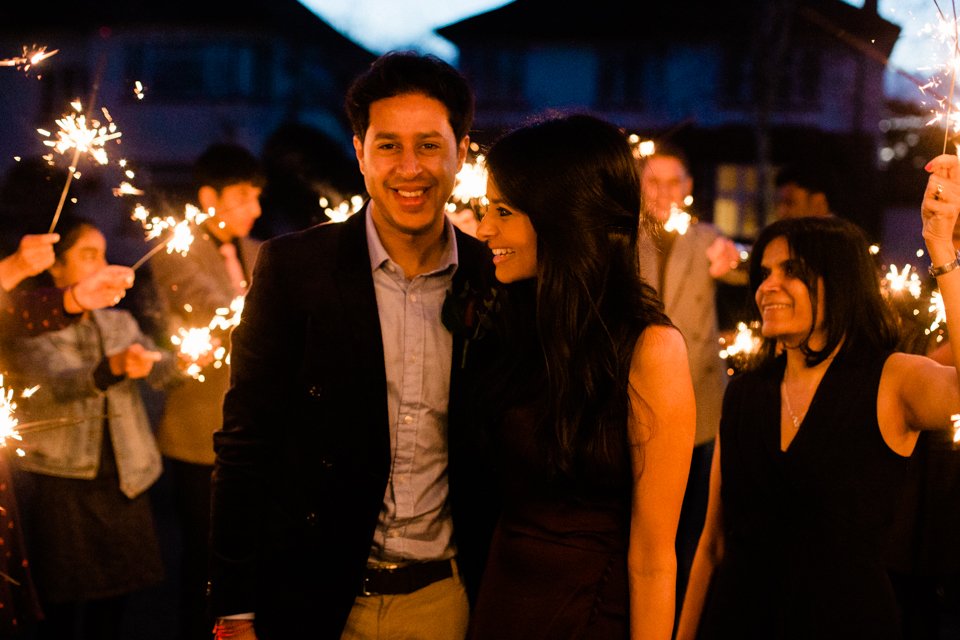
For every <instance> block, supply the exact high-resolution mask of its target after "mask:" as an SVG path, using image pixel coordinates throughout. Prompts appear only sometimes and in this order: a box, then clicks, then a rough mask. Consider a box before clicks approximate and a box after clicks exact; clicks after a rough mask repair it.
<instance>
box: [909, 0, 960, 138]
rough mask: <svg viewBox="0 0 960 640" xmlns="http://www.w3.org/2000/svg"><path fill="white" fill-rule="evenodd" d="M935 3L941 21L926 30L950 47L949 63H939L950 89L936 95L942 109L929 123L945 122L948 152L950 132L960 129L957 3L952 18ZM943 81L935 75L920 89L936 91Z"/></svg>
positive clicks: (959, 61) (954, 132)
mask: <svg viewBox="0 0 960 640" xmlns="http://www.w3.org/2000/svg"><path fill="white" fill-rule="evenodd" d="M933 4H934V6H935V7H936V9H937V14H938V15H939V22H938V23H937V24H935V25H930V24H928V25H926V26H925V28H924V31H925V32H927V33H930V34H932V36H933V37H934V39H936V40H938V41H940V42H942V43H944V44H945V45H947V47H948V48H949V62H948V63H947V64H943V65H938V67H939V68H940V69H942V70H943V72H944V74H949V77H950V90H949V92H948V93H947V96H945V97H944V96H936V100H937V102H938V104H939V106H940V109H941V110H940V111H935V112H934V117H933V118H932V119H931V120H930V121H929V122H928V123H927V124H928V125H933V124H938V123H941V122H942V123H943V125H944V136H943V153H946V150H947V142H948V141H949V140H950V134H951V133H953V134H956V133H957V132H958V131H960V117H958V116H960V113H958V112H957V110H956V109H955V108H954V104H953V96H954V90H955V89H956V81H957V68H958V66H960V42H958V27H957V9H956V3H955V2H953V19H952V20H951V19H949V18H947V16H946V15H945V14H944V12H943V11H942V10H941V9H940V4H939V3H938V2H937V0H933ZM942 83H943V81H942V79H940V78H937V77H934V78H933V79H931V80H930V81H929V82H927V83H926V84H923V85H921V86H920V87H919V89H920V91H921V92H922V93H924V94H926V93H927V92H928V91H931V92H932V93H935V91H936V90H937V89H939V88H940V86H941V84H942Z"/></svg>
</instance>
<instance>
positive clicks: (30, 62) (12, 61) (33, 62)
mask: <svg viewBox="0 0 960 640" xmlns="http://www.w3.org/2000/svg"><path fill="white" fill-rule="evenodd" d="M59 51H60V50H59V49H54V50H53V51H47V48H46V47H45V46H43V47H38V46H37V45H32V46H29V47H28V46H27V45H23V55H19V56H16V57H13V58H6V59H3V60H0V67H14V68H17V69H20V70H21V71H23V72H24V73H26V72H28V71H30V67H35V66H37V65H38V64H40V63H41V62H43V61H44V60H46V59H47V58H49V57H50V56H55V55H57V53H59Z"/></svg>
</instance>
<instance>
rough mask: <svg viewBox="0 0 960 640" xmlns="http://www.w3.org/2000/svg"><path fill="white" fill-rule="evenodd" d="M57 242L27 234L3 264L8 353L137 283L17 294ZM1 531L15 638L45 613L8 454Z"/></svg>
mask: <svg viewBox="0 0 960 640" xmlns="http://www.w3.org/2000/svg"><path fill="white" fill-rule="evenodd" d="M59 240H60V234H56V233H54V234H39V235H25V236H23V237H22V238H21V239H20V242H19V246H18V248H17V251H16V252H14V253H12V254H10V255H9V256H7V257H5V258H3V259H2V260H0V338H2V340H0V341H2V343H3V345H4V351H7V350H9V347H10V344H11V343H12V342H13V340H14V339H18V338H21V337H23V336H25V335H26V336H35V335H39V334H41V333H45V332H47V331H56V330H59V329H63V328H65V327H67V326H70V325H71V324H73V323H75V322H77V321H79V320H80V319H81V318H82V314H83V312H85V311H86V310H88V309H100V308H103V307H108V306H112V305H114V304H116V303H117V302H118V301H119V300H120V299H121V298H122V297H123V293H124V292H125V291H126V290H127V289H128V288H129V287H130V286H131V285H132V284H133V272H132V271H131V270H130V269H128V268H127V267H120V266H115V265H110V266H108V267H105V268H104V269H101V270H99V271H97V272H96V273H93V274H91V275H89V276H87V277H86V278H83V279H81V280H80V281H79V282H77V283H76V284H74V285H73V286H72V287H66V288H63V289H59V288H56V287H46V288H40V289H31V290H27V291H19V290H17V289H16V288H17V286H18V285H19V284H20V283H21V282H22V281H23V280H25V279H27V278H29V277H31V276H34V275H37V274H39V273H42V272H43V271H44V270H46V269H47V268H49V267H50V266H52V265H53V264H54V262H55V261H56V254H55V252H54V247H53V245H54V243H56V242H58V241H59ZM3 444H4V445H6V444H8V443H3ZM0 453H2V452H0ZM0 531H5V532H6V533H5V534H4V535H2V536H0V635H3V637H7V636H8V635H9V636H10V637H15V635H14V634H16V633H17V632H19V631H23V630H25V629H28V627H29V623H31V622H34V621H36V620H37V619H39V618H40V616H41V613H40V605H39V601H38V599H37V596H36V592H35V589H34V584H33V577H32V574H31V571H30V565H29V563H28V562H27V560H26V549H25V546H24V543H23V539H22V538H23V534H22V529H21V521H20V516H19V510H18V507H17V500H16V494H15V491H14V487H13V476H12V474H11V469H10V466H9V464H8V462H7V457H6V455H0Z"/></svg>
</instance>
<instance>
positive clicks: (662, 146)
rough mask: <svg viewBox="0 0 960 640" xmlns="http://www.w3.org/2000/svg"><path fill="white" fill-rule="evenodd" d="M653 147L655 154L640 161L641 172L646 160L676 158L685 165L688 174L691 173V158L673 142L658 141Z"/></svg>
mask: <svg viewBox="0 0 960 640" xmlns="http://www.w3.org/2000/svg"><path fill="white" fill-rule="evenodd" d="M653 145H654V147H653V153H651V154H650V155H649V156H645V157H644V158H641V160H640V170H641V171H643V166H644V161H645V160H647V159H648V158H656V157H660V158H676V159H677V160H679V161H680V164H682V165H683V168H684V169H685V170H686V172H687V173H688V174H689V173H690V158H689V157H687V154H686V152H685V151H684V150H683V149H681V148H680V147H679V146H678V145H676V144H674V143H672V142H667V141H662V142H658V141H656V140H654V142H653Z"/></svg>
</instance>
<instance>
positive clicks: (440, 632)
mask: <svg viewBox="0 0 960 640" xmlns="http://www.w3.org/2000/svg"><path fill="white" fill-rule="evenodd" d="M473 104H474V100H473V93H472V91H471V89H470V87H469V85H468V84H467V82H466V80H465V78H463V76H461V75H460V73H459V72H457V71H456V70H455V69H454V68H453V67H451V66H450V65H449V64H447V63H445V62H443V61H442V60H440V59H438V58H436V57H433V56H421V55H418V54H415V53H410V52H392V53H388V54H385V55H383V56H381V57H380V58H378V59H377V60H376V61H374V63H373V64H372V65H371V66H370V67H369V69H367V70H366V71H365V72H364V73H362V74H361V75H360V76H359V77H358V78H357V79H356V80H355V81H354V83H353V84H352V85H351V87H350V89H349V91H348V94H347V98H346V110H347V114H348V116H349V118H350V121H351V124H352V128H353V132H354V138H353V145H354V150H355V152H356V157H357V161H358V164H359V167H360V171H361V173H362V174H363V177H364V183H365V186H366V189H367V192H368V193H369V194H370V200H369V201H368V202H367V204H366V205H365V206H364V208H363V210H362V211H360V212H358V213H356V214H355V215H353V216H351V217H350V218H349V219H347V220H346V221H345V222H343V223H339V224H334V223H330V224H323V225H319V226H315V227H311V228H310V229H307V230H304V231H301V232H298V233H293V234H289V235H283V236H280V237H277V238H274V239H272V240H269V241H267V242H266V243H265V244H264V245H263V248H262V249H261V251H260V258H259V260H258V264H257V268H256V270H255V272H254V277H253V284H252V287H251V289H250V292H249V294H248V295H247V299H246V306H245V307H244V312H243V317H242V319H241V321H240V324H239V325H238V326H237V328H236V329H235V330H234V332H233V336H232V342H233V348H232V354H231V357H232V359H233V362H232V372H231V386H230V389H229V391H228V392H227V395H226V399H225V401H224V408H223V416H224V425H223V429H222V430H221V431H219V432H217V433H216V434H215V448H216V452H217V460H216V464H215V470H214V475H213V519H212V532H211V544H212V555H211V563H212V570H211V583H210V593H211V597H212V606H213V611H214V614H215V615H217V616H220V619H219V621H218V623H217V636H218V637H219V638H233V639H234V640H248V639H251V638H260V640H272V639H287V638H344V639H350V640H352V639H360V638H377V637H420V638H432V639H436V640H461V639H462V638H463V636H464V633H465V631H466V625H467V615H468V604H467V595H466V592H465V586H464V583H467V586H469V585H470V584H471V581H476V580H478V579H479V572H480V568H481V566H482V561H483V553H484V549H485V545H484V543H483V540H482V533H483V530H484V528H485V527H486V529H490V528H492V527H491V526H487V525H485V521H482V518H481V517H480V510H481V507H482V505H480V504H478V503H477V502H476V501H474V500H472V498H471V496H472V493H471V492H470V488H471V487H470V485H471V483H485V482H486V481H487V478H485V477H481V476H479V475H477V474H473V473H471V472H470V471H469V470H470V469H471V465H472V464H473V462H474V460H475V458H476V456H477V452H476V451H474V450H471V449H469V448H464V447H463V446H462V444H461V443H462V441H463V439H464V437H465V435H466V434H465V430H464V427H465V424H466V422H465V420H464V419H465V418H466V416H464V415H463V411H462V409H463V402H462V399H463V397H464V394H466V393H467V392H468V391H469V390H470V389H471V388H472V385H473V384H474V383H475V382H476V380H475V379H474V377H473V376H474V374H475V370H476V366H475V364H474V363H475V361H476V356H479V355H481V352H480V351H479V350H478V349H475V348H470V349H467V346H468V342H467V339H466V338H465V336H463V335H461V334H459V333H457V332H451V331H450V330H448V329H446V328H445V327H444V326H443V325H442V324H441V308H442V307H443V305H444V300H445V298H447V297H448V293H449V295H450V296H451V297H452V298H453V299H455V300H459V299H460V294H461V293H464V292H469V291H485V290H487V289H486V288H485V287H484V286H483V276H484V274H485V273H488V272H489V270H490V269H491V266H490V263H489V255H490V254H489V252H487V251H486V250H485V249H484V247H483V246H482V245H481V244H480V243H479V242H477V241H476V240H474V239H472V238H469V237H467V236H466V235H465V234H462V233H460V232H459V231H456V230H455V228H454V226H453V225H452V224H451V223H449V222H448V221H447V219H446V216H445V215H444V209H445V205H446V203H447V200H448V199H449V198H450V194H451V193H452V191H453V185H454V179H455V176H456V174H457V171H458V170H459V169H460V168H461V166H462V165H463V162H464V160H465V158H466V155H467V148H468V144H469V140H470V139H469V135H468V132H469V130H470V126H471V123H472V120H473ZM474 335H475V334H474ZM475 337H477V336H475ZM471 342H472V341H471ZM475 346H477V345H474V347H475ZM490 520H491V521H492V518H491V519H490ZM461 571H462V574H461ZM461 576H462V577H461Z"/></svg>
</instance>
